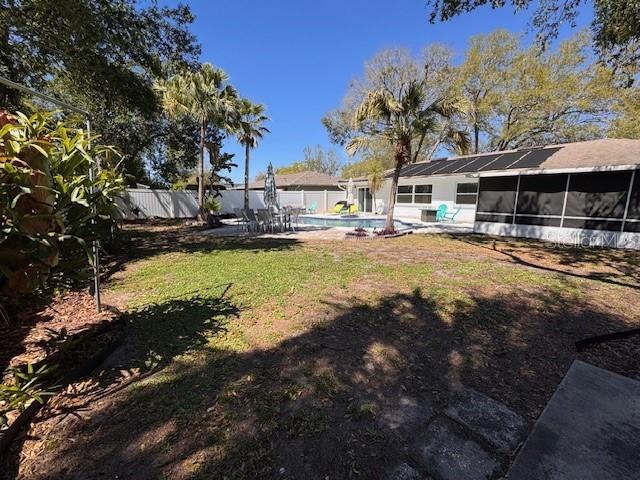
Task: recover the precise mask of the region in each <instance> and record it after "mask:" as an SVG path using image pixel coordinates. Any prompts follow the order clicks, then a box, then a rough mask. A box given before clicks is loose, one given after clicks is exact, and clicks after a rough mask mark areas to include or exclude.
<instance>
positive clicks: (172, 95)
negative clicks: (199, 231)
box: [158, 63, 238, 215]
mask: <svg viewBox="0 0 640 480" xmlns="http://www.w3.org/2000/svg"><path fill="white" fill-rule="evenodd" d="M228 81H229V76H228V75H227V74H226V73H225V72H224V71H223V70H221V69H219V68H215V67H214V66H213V65H211V64H210V63H205V64H203V65H202V66H201V67H200V69H199V70H197V71H193V72H192V71H188V72H184V73H181V74H178V75H174V76H173V77H171V78H170V79H169V80H167V81H166V82H162V83H159V84H158V89H159V90H160V91H161V92H162V103H163V107H164V109H165V111H166V112H167V113H168V114H169V115H171V116H180V115H187V116H190V117H192V118H194V119H196V120H197V122H198V126H199V129H200V156H199V161H198V205H199V207H200V215H202V213H203V211H204V151H205V139H206V138H205V137H206V132H207V127H209V126H210V125H214V126H216V127H217V128H220V129H221V130H223V131H225V132H228V133H232V132H235V131H236V129H237V126H238V115H237V102H238V94H237V92H236V90H235V89H234V88H233V87H232V86H231V85H229V84H228Z"/></svg>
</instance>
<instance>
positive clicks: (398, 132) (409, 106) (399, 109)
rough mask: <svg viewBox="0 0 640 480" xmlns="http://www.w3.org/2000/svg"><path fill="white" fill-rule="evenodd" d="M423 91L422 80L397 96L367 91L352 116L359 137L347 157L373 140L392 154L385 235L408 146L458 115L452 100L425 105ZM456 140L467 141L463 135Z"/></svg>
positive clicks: (408, 159)
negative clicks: (384, 143)
mask: <svg viewBox="0 0 640 480" xmlns="http://www.w3.org/2000/svg"><path fill="white" fill-rule="evenodd" d="M426 87H427V85H426V80H421V81H418V80H410V81H408V82H407V83H406V84H404V85H402V86H401V87H400V88H398V90H397V92H392V91H390V90H389V89H387V88H381V89H377V90H372V91H369V92H368V93H367V94H366V95H365V97H364V99H363V100H362V102H361V103H360V105H359V106H358V109H357V110H356V112H355V115H354V119H353V123H354V130H356V131H358V132H359V133H360V135H359V136H356V137H354V138H352V139H351V140H350V141H349V143H348V145H347V151H348V152H349V154H350V155H354V154H355V153H356V152H357V151H358V150H360V149H361V148H363V147H366V145H367V144H368V143H369V142H370V141H371V139H372V138H373V137H379V138H382V139H385V140H386V141H388V142H389V143H390V144H391V146H392V147H393V150H394V162H395V167H394V170H393V179H392V182H391V191H390V193H389V205H388V209H387V218H386V222H385V230H386V231H389V232H392V231H394V226H393V210H394V207H395V203H396V191H397V189H398V179H399V178H400V170H401V169H402V167H403V166H404V165H406V164H407V163H410V162H411V160H412V155H411V144H412V142H413V141H414V140H419V139H420V138H423V137H424V136H425V133H429V132H438V131H439V130H440V127H439V126H440V122H441V121H442V120H446V119H449V118H451V117H453V116H454V115H456V114H459V113H460V108H459V107H458V105H457V102H456V100H455V99H452V98H438V99H435V100H432V101H427V93H426V90H427V89H426ZM460 138H462V139H463V141H466V140H468V136H466V135H461V136H460Z"/></svg>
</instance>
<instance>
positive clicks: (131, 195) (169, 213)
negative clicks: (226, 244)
mask: <svg viewBox="0 0 640 480" xmlns="http://www.w3.org/2000/svg"><path fill="white" fill-rule="evenodd" d="M220 193H221V196H220V197H218V200H219V201H220V203H221V205H222V213H233V209H234V208H243V207H244V191H243V190H223V191H221V192H220ZM345 198H346V196H345V192H342V191H339V192H335V191H328V190H321V191H304V190H297V191H290V192H283V191H279V192H278V204H279V205H282V206H285V205H292V206H299V207H305V208H309V207H311V206H313V205H314V204H315V205H316V210H317V211H318V212H327V211H329V210H330V209H331V208H332V207H333V206H334V205H335V204H336V202H338V201H340V200H344V199H345ZM118 204H119V205H120V207H121V208H122V210H123V212H124V215H125V218H127V219H135V218H149V217H157V218H194V217H195V216H196V215H197V214H198V200H197V193H196V192H195V191H191V190H181V191H178V190H154V189H138V188H128V189H127V190H126V193H125V194H124V196H123V197H122V198H121V199H120V200H119V201H118ZM249 206H250V208H253V209H258V208H264V207H265V204H264V200H263V193H262V191H261V190H251V191H250V192H249Z"/></svg>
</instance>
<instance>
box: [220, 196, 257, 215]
mask: <svg viewBox="0 0 640 480" xmlns="http://www.w3.org/2000/svg"><path fill="white" fill-rule="evenodd" d="M220 193H221V196H220V197H218V200H219V201H220V203H221V204H222V213H233V209H234V208H244V190H222V191H221V192H220ZM249 208H252V209H254V210H256V209H258V208H264V199H263V195H262V192H261V191H254V190H249Z"/></svg>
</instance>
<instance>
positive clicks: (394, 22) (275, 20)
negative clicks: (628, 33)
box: [169, 0, 590, 182]
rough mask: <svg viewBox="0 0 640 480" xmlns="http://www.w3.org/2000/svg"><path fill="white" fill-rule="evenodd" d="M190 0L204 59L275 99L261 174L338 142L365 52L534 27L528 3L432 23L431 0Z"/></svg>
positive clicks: (256, 93) (260, 155)
mask: <svg viewBox="0 0 640 480" xmlns="http://www.w3.org/2000/svg"><path fill="white" fill-rule="evenodd" d="M169 3H172V2H169ZM189 4H190V5H191V8H192V11H193V13H194V14H195V15H196V21H195V23H194V24H193V26H192V32H193V33H194V34H195V35H196V36H197V38H198V40H199V41H200V43H201V44H202V56H201V60H202V61H203V62H210V63H213V64H214V65H216V66H219V67H221V68H223V69H224V70H225V71H226V72H227V73H228V74H229V75H230V77H231V82H232V83H233V85H234V86H235V87H236V88H238V90H239V91H240V93H241V94H242V95H243V96H245V97H248V98H250V99H252V100H253V101H255V102H260V103H264V104H265V105H266V106H267V113H268V115H269V116H270V117H271V121H270V122H269V125H268V127H269V129H270V130H271V132H272V133H271V134H269V135H268V136H267V137H266V138H265V139H264V141H263V142H262V143H261V144H260V145H259V147H258V148H257V149H256V150H254V152H253V154H252V159H251V163H250V170H251V176H252V177H253V176H255V175H256V174H257V173H258V172H260V171H264V170H265V169H266V166H267V164H268V163H269V162H272V163H273V164H274V166H280V165H287V164H290V163H292V162H293V161H295V160H300V159H301V158H302V150H303V148H304V147H305V146H306V145H315V144H320V145H323V146H327V147H330V146H331V144H330V143H329V141H328V138H327V134H326V132H325V130H324V127H323V126H322V124H321V123H320V119H321V118H322V116H323V115H324V114H325V113H326V112H327V111H328V110H330V109H333V108H335V107H337V106H338V105H339V104H340V101H341V99H342V97H343V95H344V92H345V90H346V88H347V85H348V83H349V80H350V79H352V78H353V77H355V76H357V75H360V74H361V72H362V68H363V64H364V62H365V61H366V60H367V59H369V58H371V57H372V56H373V55H374V54H375V53H376V52H377V51H379V50H381V49H383V48H387V47H406V48H409V49H411V50H412V51H413V52H415V53H418V52H419V51H420V50H421V49H422V48H423V47H424V46H425V45H427V44H429V43H434V42H438V43H445V44H447V45H449V46H450V47H451V48H453V49H454V51H455V52H456V54H457V55H459V56H461V55H462V53H463V52H464V49H465V45H466V42H467V40H468V38H469V37H470V36H472V35H476V34H480V33H489V32H491V31H493V30H495V29H497V28H506V29H509V30H511V31H513V32H518V33H522V34H526V32H527V31H528V26H527V25H528V23H527V22H528V20H529V15H528V14H527V13H526V12H521V13H518V14H516V15H514V13H513V10H512V9H511V8H504V9H500V10H491V9H489V8H480V9H478V10H476V11H474V12H471V13H468V14H464V15H462V16H460V17H457V18H455V19H454V20H452V21H449V22H446V23H438V24H435V25H432V24H430V23H429V22H428V19H427V16H428V10H427V8H426V7H425V2H424V1H423V0H341V1H338V0H316V1H300V0H298V1H293V0H271V1H267V2H265V1H258V0H217V1H206V0H197V1H191V2H189ZM589 20H590V18H589V13H588V12H587V13H584V14H582V15H581V17H580V18H579V21H580V25H582V26H584V25H586V24H588V22H589ZM567 30H568V29H567ZM564 33H567V32H564ZM532 37H533V35H532V34H528V35H527V36H526V37H525V38H526V39H527V40H528V41H530V39H531V38H532ZM334 148H336V149H337V150H338V151H339V152H340V154H341V155H342V156H343V157H344V158H345V159H346V158H347V157H346V155H345V154H344V152H343V151H342V150H341V149H340V148H339V147H337V146H335V147H334ZM225 149H226V150H227V151H229V152H231V153H235V154H236V163H238V168H237V169H235V170H234V171H233V172H232V174H231V176H232V178H233V180H234V181H236V182H240V181H241V180H242V175H243V174H242V171H243V170H242V165H243V162H244V155H243V153H242V150H241V148H240V147H239V146H238V145H237V144H236V143H235V142H233V141H228V142H227V145H226V148H225Z"/></svg>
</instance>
